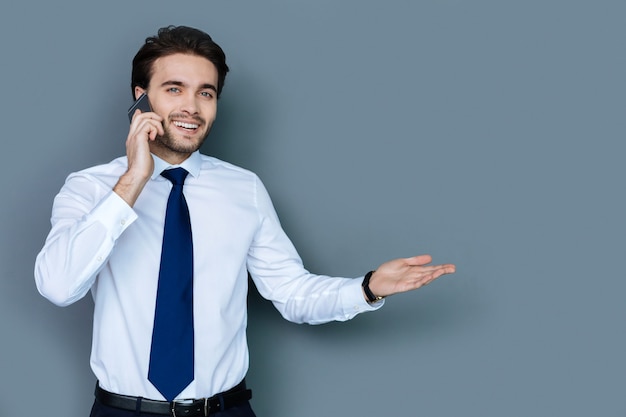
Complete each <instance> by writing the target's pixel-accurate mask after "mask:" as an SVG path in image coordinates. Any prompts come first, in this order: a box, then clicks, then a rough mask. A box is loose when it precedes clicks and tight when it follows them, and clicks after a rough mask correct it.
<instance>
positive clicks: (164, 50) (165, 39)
mask: <svg viewBox="0 0 626 417" xmlns="http://www.w3.org/2000/svg"><path fill="white" fill-rule="evenodd" d="M178 53H183V54H192V55H198V56H201V57H204V58H206V59H208V60H209V61H211V62H212V63H213V65H215V68H217V96H218V97H219V96H220V93H221V92H222V87H224V80H225V79H226V73H227V72H228V66H227V65H226V55H225V54H224V51H223V50H222V48H220V46H219V45H218V44H216V43H215V42H213V39H211V37H210V36H209V35H208V34H206V33H205V32H203V31H201V30H198V29H194V28H191V27H187V26H167V27H163V28H161V29H159V32H158V34H157V35H156V36H150V37H148V38H146V42H145V43H144V44H143V46H142V47H141V48H140V49H139V51H138V52H137V54H136V55H135V58H133V69H132V75H131V85H130V86H131V89H132V94H133V100H134V99H135V87H137V86H139V87H141V88H143V89H147V88H148V84H149V83H150V79H151V78H152V71H153V64H154V61H156V60H157V59H158V58H161V57H164V56H168V55H172V54H178Z"/></svg>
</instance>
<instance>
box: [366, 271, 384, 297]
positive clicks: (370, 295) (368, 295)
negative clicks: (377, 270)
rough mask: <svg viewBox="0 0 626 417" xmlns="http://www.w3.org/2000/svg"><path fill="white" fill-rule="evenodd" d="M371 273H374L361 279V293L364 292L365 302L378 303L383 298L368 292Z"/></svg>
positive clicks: (370, 291)
mask: <svg viewBox="0 0 626 417" xmlns="http://www.w3.org/2000/svg"><path fill="white" fill-rule="evenodd" d="M373 273H374V271H370V272H368V273H367V274H365V278H363V283H362V284H361V286H362V287H363V292H365V296H366V297H367V300H368V301H369V302H370V303H375V302H376V301H380V300H382V299H383V298H385V297H381V296H376V295H374V293H373V292H372V290H370V278H371V277H372V274H373Z"/></svg>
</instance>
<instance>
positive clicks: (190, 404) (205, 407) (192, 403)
mask: <svg viewBox="0 0 626 417" xmlns="http://www.w3.org/2000/svg"><path fill="white" fill-rule="evenodd" d="M200 402H201V403H202V405H201V406H200V404H198V403H200ZM176 405H179V406H182V407H187V412H183V413H182V414H180V413H179V414H176ZM194 407H197V408H195V409H194ZM190 411H195V412H197V411H201V412H202V415H203V416H204V417H208V415H209V412H210V411H211V405H210V404H209V399H208V398H203V399H201V400H173V401H172V402H171V403H170V413H171V415H172V417H189V416H197V415H198V414H197V413H193V414H189V412H190Z"/></svg>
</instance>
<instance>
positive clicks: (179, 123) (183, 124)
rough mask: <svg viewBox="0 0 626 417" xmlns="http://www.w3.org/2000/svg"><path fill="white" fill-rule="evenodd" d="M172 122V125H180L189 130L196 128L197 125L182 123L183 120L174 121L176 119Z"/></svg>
mask: <svg viewBox="0 0 626 417" xmlns="http://www.w3.org/2000/svg"><path fill="white" fill-rule="evenodd" d="M173 123H174V126H176V127H182V128H184V129H191V130H193V129H197V128H198V125H197V124H195V123H184V122H176V121H175V122H173Z"/></svg>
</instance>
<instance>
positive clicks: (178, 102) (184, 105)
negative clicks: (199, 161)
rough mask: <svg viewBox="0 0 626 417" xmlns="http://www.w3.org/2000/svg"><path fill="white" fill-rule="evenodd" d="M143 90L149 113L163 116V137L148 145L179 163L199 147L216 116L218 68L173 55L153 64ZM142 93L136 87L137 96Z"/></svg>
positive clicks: (192, 57) (203, 60)
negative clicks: (151, 111) (151, 71)
mask: <svg viewBox="0 0 626 417" xmlns="http://www.w3.org/2000/svg"><path fill="white" fill-rule="evenodd" d="M152 69H153V73H152V78H151V79H150V84H149V85H148V89H147V90H146V92H147V94H148V97H149V99H150V105H151V106H152V110H153V111H154V112H155V113H157V114H158V115H160V116H161V117H163V129H164V131H165V134H164V135H163V136H159V137H157V138H156V140H155V141H154V142H151V143H150V149H151V151H152V152H153V153H154V154H155V155H157V156H159V157H161V158H162V159H164V160H166V161H168V162H170V163H179V162H182V161H183V160H184V159H186V158H187V157H188V156H189V155H190V154H191V153H192V152H195V151H196V150H198V149H199V148H200V146H201V145H202V142H204V139H205V138H206V137H207V135H208V134H209V131H210V130H211V125H212V124H213V121H214V120H215V116H216V114H217V80H218V77H217V69H216V68H215V65H213V63H211V62H210V61H209V60H207V59H206V58H203V57H200V56H197V55H187V54H174V55H168V56H164V57H161V58H159V59H157V60H156V61H155V62H154V64H153V68H152ZM142 92H143V90H142V89H141V88H139V87H137V88H135V95H136V96H137V97H138V96H139V95H140V94H141V93H142Z"/></svg>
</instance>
